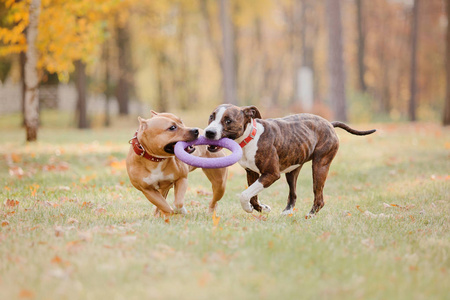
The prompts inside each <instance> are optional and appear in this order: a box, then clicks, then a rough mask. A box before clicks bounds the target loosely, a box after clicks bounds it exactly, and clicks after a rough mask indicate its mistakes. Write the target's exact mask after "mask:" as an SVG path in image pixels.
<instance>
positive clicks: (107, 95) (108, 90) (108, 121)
mask: <svg viewBox="0 0 450 300" xmlns="http://www.w3.org/2000/svg"><path fill="white" fill-rule="evenodd" d="M103 61H104V64H105V74H104V76H105V77H104V85H105V89H104V95H105V120H104V123H103V125H105V127H109V126H110V125H111V113H110V111H109V100H110V98H111V87H110V72H109V63H110V61H109V44H108V41H106V42H105V43H104V45H103Z"/></svg>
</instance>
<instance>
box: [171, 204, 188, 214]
mask: <svg viewBox="0 0 450 300" xmlns="http://www.w3.org/2000/svg"><path fill="white" fill-rule="evenodd" d="M173 212H174V213H176V214H182V215H185V214H187V210H186V208H185V207H184V206H183V207H181V208H177V207H174V209H173Z"/></svg>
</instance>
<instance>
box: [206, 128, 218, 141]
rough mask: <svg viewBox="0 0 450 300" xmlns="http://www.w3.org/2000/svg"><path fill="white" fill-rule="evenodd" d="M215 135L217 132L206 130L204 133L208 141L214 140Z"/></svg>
mask: <svg viewBox="0 0 450 300" xmlns="http://www.w3.org/2000/svg"><path fill="white" fill-rule="evenodd" d="M216 134H217V132H215V131H214V130H206V131H205V137H206V138H207V139H210V140H214V139H215V138H216Z"/></svg>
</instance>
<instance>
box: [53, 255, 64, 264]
mask: <svg viewBox="0 0 450 300" xmlns="http://www.w3.org/2000/svg"><path fill="white" fill-rule="evenodd" d="M51 262H52V263H53V264H60V263H62V259H61V257H59V256H58V255H55V256H54V257H53V258H52V260H51Z"/></svg>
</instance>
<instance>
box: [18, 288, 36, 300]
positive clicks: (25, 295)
mask: <svg viewBox="0 0 450 300" xmlns="http://www.w3.org/2000/svg"><path fill="white" fill-rule="evenodd" d="M19 298H34V293H33V292H32V291H30V290H21V291H20V293H19Z"/></svg>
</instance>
